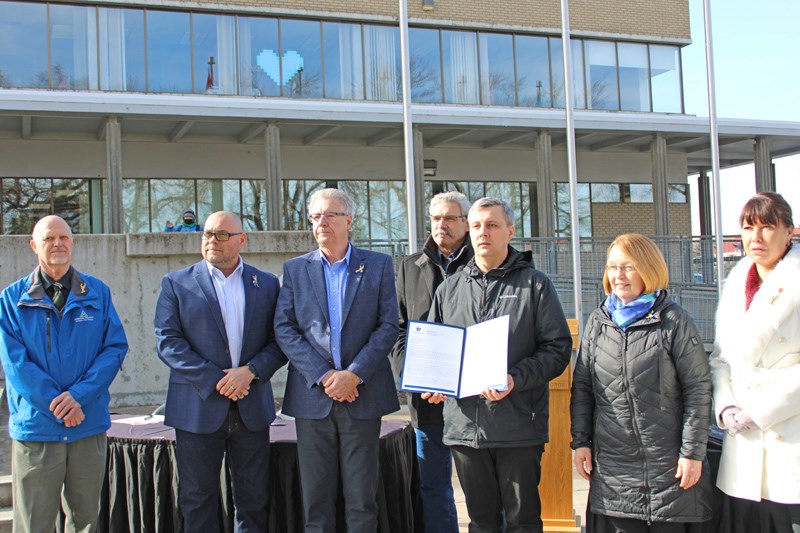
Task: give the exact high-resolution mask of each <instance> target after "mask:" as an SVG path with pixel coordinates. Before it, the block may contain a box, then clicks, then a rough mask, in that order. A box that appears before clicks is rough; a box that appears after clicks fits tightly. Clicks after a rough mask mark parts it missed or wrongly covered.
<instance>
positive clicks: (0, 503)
mask: <svg viewBox="0 0 800 533" xmlns="http://www.w3.org/2000/svg"><path fill="white" fill-rule="evenodd" d="M13 518H14V511H13V510H12V508H11V476H0V533H11V523H12V520H13Z"/></svg>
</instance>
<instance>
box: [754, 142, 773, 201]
mask: <svg viewBox="0 0 800 533" xmlns="http://www.w3.org/2000/svg"><path fill="white" fill-rule="evenodd" d="M753 160H754V162H755V168H756V191H757V192H762V191H774V190H775V176H774V175H773V173H772V154H770V151H769V144H767V139H765V138H764V137H756V144H755V146H754V148H753Z"/></svg>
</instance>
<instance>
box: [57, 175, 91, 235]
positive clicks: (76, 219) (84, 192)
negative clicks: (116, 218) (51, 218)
mask: <svg viewBox="0 0 800 533" xmlns="http://www.w3.org/2000/svg"><path fill="white" fill-rule="evenodd" d="M52 190H53V193H54V194H53V213H54V214H56V215H58V216H60V217H61V218H63V219H64V220H65V221H66V222H67V224H69V226H70V228H72V231H73V232H74V233H91V226H90V222H91V218H90V211H89V210H90V207H89V180H88V179H85V178H84V179H55V180H53V189H52Z"/></svg>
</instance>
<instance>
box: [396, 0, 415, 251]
mask: <svg viewBox="0 0 800 533" xmlns="http://www.w3.org/2000/svg"><path fill="white" fill-rule="evenodd" d="M409 55H410V54H409V51H408V5H407V3H406V0H400V63H402V80H403V148H404V150H405V162H406V205H407V206H408V253H409V254H413V253H416V251H417V190H416V180H415V179H414V130H413V129H412V118H411V68H410V66H409V64H410V63H409V61H410V59H409Z"/></svg>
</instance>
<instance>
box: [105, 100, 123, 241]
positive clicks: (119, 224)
mask: <svg viewBox="0 0 800 533" xmlns="http://www.w3.org/2000/svg"><path fill="white" fill-rule="evenodd" d="M105 137H106V176H107V177H108V197H107V198H106V201H107V202H108V226H107V229H108V232H109V233H123V232H124V223H123V222H124V221H123V218H122V128H121V127H120V124H119V121H118V120H117V117H116V116H115V115H112V116H110V117H108V119H107V120H106V135H105Z"/></svg>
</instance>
